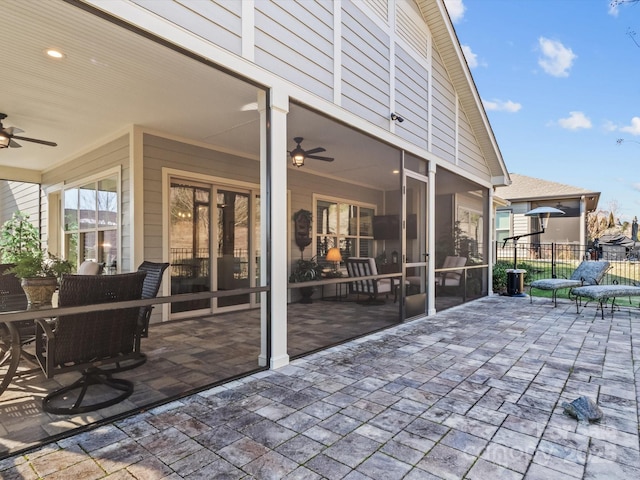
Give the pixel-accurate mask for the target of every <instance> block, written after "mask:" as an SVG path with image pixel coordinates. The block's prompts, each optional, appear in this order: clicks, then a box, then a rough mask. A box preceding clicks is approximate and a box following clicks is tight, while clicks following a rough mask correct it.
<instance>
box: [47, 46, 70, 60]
mask: <svg viewBox="0 0 640 480" xmlns="http://www.w3.org/2000/svg"><path fill="white" fill-rule="evenodd" d="M44 52H45V53H46V54H47V55H48V56H50V57H51V58H64V57H66V55H65V54H64V53H62V52H61V51H60V50H56V49H54V48H49V49H47V50H45V51H44Z"/></svg>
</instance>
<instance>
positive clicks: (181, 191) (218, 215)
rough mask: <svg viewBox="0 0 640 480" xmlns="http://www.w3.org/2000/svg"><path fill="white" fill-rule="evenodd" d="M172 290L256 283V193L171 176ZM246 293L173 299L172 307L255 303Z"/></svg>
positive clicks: (176, 311)
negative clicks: (181, 299) (178, 301)
mask: <svg viewBox="0 0 640 480" xmlns="http://www.w3.org/2000/svg"><path fill="white" fill-rule="evenodd" d="M169 198H170V200H169V209H170V229H169V231H170V233H169V243H170V257H171V258H170V262H171V294H172V295H176V294H182V293H198V292H205V291H228V290H237V289H241V288H248V287H252V286H255V285H256V283H257V281H258V279H257V272H258V271H259V268H258V265H257V262H258V259H259V255H253V254H252V252H255V251H256V247H255V246H256V245H258V242H259V238H257V235H256V232H259V230H260V226H259V222H258V217H257V215H256V214H254V212H256V210H257V207H258V201H259V197H258V196H257V195H255V194H253V193H252V192H251V191H247V190H245V191H243V190H240V189H235V188H228V187H226V186H218V185H213V184H200V183H196V182H186V181H181V180H180V181H179V180H173V181H172V182H171V187H170V195H169ZM256 298H257V297H253V298H252V297H251V296H250V295H249V294H239V295H231V296H223V297H219V298H213V299H204V300H189V301H185V302H180V303H172V305H171V313H172V314H180V313H182V312H189V313H190V314H193V313H195V312H202V313H205V312H210V311H213V310H230V309H239V308H247V307H250V306H253V305H254V304H255V302H256Z"/></svg>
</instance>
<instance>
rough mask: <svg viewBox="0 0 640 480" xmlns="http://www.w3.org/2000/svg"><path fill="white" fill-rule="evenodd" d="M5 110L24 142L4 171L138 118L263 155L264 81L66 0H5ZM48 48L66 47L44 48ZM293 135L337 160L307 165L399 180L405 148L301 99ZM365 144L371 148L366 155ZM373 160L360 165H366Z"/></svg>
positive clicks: (0, 157)
mask: <svg viewBox="0 0 640 480" xmlns="http://www.w3.org/2000/svg"><path fill="white" fill-rule="evenodd" d="M2 10H3V12H2V13H3V28H2V29H1V30H0V41H1V42H2V45H3V65H2V68H1V69H0V85H1V86H2V90H1V91H0V112H3V113H6V114H7V115H8V118H6V119H5V120H4V122H3V123H4V126H5V127H8V126H15V127H18V128H21V129H22V130H24V133H21V134H18V135H21V136H25V137H31V138H38V139H44V140H49V141H53V142H56V143H57V144H58V146H57V147H48V146H44V145H39V144H36V143H31V142H26V141H20V140H18V143H20V144H21V145H22V148H9V149H3V150H0V172H2V173H0V177H4V178H8V177H14V178H15V177H16V175H15V172H14V171H13V168H22V169H29V170H35V171H38V172H42V171H46V170H47V169H50V168H53V167H54V166H56V165H59V164H61V163H64V162H65V161H67V160H68V159H70V158H73V157H74V156H75V155H77V154H79V153H81V152H83V151H86V150H88V149H90V148H93V147H95V146H98V145H100V144H101V143H103V142H104V141H105V140H108V139H110V138H113V137H115V136H116V135H117V134H119V133H121V132H123V131H125V129H126V128H128V127H129V126H131V125H140V126H143V127H145V128H147V129H152V130H154V131H157V132H159V133H165V134H168V135H171V136H172V137H177V138H184V139H185V140H190V141H196V142H201V143H203V144H211V145H215V146H218V147H222V148H225V149H227V150H231V151H233V152H238V153H239V154H242V155H247V156H252V157H254V158H258V153H259V121H258V115H257V112H256V110H255V109H251V108H247V105H250V104H254V103H255V102H256V98H257V88H256V87H254V86H252V85H249V84H246V83H244V82H242V81H240V80H238V79H236V78H234V77H232V76H230V75H227V74H226V73H223V72H220V71H218V70H216V69H215V68H212V67H210V66H207V65H205V64H203V63H201V62H198V61H195V60H193V59H191V58H188V57H187V56H185V55H182V54H180V53H177V52H175V51H173V50H171V49H169V48H167V47H164V46H162V45H159V44H157V43H155V42H153V41H151V40H149V39H147V38H143V37H142V36H139V35H137V34H135V33H132V32H130V31H127V30H125V29H123V28H121V27H119V26H116V25H114V24H111V23H110V22H107V21H105V20H103V19H100V18H98V17H96V16H94V15H91V14H89V13H87V12H84V11H83V10H81V9H79V8H77V7H74V6H71V5H69V4H67V3H64V2H62V1H60V0H51V1H47V2H18V1H11V2H4V3H3V6H2ZM48 48H56V49H58V50H60V51H62V52H63V53H64V54H65V57H64V58H63V59H61V60H55V59H52V58H49V57H47V56H46V55H45V53H44V51H45V50H46V49H48ZM289 125H290V126H289V132H288V135H287V136H288V137H289V138H290V143H291V145H290V146H289V148H290V149H293V148H294V146H295V144H294V143H293V140H292V138H293V137H295V136H301V137H303V138H304V139H305V140H304V144H303V146H304V147H306V148H313V147H316V146H323V147H325V148H326V149H327V152H326V155H327V156H332V157H335V159H336V160H335V162H333V163H325V162H317V161H307V162H306V164H305V166H304V167H303V168H304V169H305V170H306V171H317V172H319V173H322V174H325V175H329V176H335V177H339V178H345V179H347V180H351V181H357V183H360V184H370V185H376V186H377V187H378V188H381V189H388V188H396V187H397V176H396V177H395V178H394V176H392V175H390V171H391V169H392V165H393V164H395V162H396V160H397V158H398V152H397V151H396V150H394V149H392V148H390V147H388V146H386V145H382V144H380V143H379V142H377V141H375V140H373V139H371V138H369V137H367V136H365V135H362V134H360V133H358V132H356V131H353V130H350V129H348V128H346V127H344V126H342V125H340V124H337V123H335V122H332V121H330V120H329V119H327V118H325V117H323V116H321V115H317V114H315V113H313V112H310V111H308V110H306V109H304V108H302V107H299V106H295V105H294V106H292V109H291V113H290V116H289ZM363 152H366V154H363ZM365 164H366V165H367V168H363V165H365Z"/></svg>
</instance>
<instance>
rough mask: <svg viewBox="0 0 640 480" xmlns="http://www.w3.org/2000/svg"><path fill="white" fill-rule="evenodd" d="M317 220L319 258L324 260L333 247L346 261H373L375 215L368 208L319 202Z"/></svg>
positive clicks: (317, 252)
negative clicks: (357, 259)
mask: <svg viewBox="0 0 640 480" xmlns="http://www.w3.org/2000/svg"><path fill="white" fill-rule="evenodd" d="M315 210H316V215H315V218H314V225H315V237H316V239H315V240H316V255H317V257H318V259H322V258H323V257H325V256H326V255H327V252H328V251H329V249H330V248H332V247H339V248H340V252H341V253H342V258H343V259H344V258H348V257H373V256H374V252H373V215H374V213H375V210H374V209H373V208H372V207H369V206H364V205H355V204H353V203H342V202H339V201H329V200H317V202H316V209H315Z"/></svg>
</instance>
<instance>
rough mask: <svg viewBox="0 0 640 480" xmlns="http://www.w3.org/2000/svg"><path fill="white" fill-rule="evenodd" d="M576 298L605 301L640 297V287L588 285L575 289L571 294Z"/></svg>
mask: <svg viewBox="0 0 640 480" xmlns="http://www.w3.org/2000/svg"><path fill="white" fill-rule="evenodd" d="M571 293H572V294H573V295H575V296H576V297H585V298H589V299H591V300H605V299H607V298H614V297H640V287H635V286H632V285H586V286H584V287H577V288H574V289H573V290H572V292H571Z"/></svg>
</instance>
